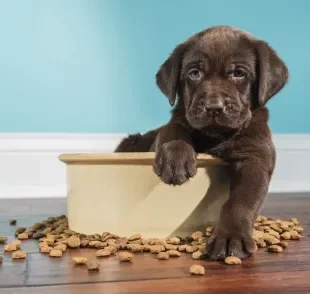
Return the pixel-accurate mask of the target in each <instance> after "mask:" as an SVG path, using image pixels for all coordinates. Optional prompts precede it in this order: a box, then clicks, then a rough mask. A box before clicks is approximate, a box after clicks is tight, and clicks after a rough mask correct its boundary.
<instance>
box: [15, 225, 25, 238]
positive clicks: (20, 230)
mask: <svg viewBox="0 0 310 294" xmlns="http://www.w3.org/2000/svg"><path fill="white" fill-rule="evenodd" d="M24 232H26V228H24V227H18V228H17V229H16V230H15V236H17V235H19V234H21V233H24Z"/></svg>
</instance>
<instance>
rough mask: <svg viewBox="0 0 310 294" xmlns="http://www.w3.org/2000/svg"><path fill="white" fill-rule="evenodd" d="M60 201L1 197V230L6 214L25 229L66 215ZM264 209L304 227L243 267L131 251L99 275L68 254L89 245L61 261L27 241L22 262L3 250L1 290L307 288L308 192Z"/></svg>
mask: <svg viewBox="0 0 310 294" xmlns="http://www.w3.org/2000/svg"><path fill="white" fill-rule="evenodd" d="M65 211H66V204H65V201H64V200H61V199H58V200H57V199H56V200H55V199H53V200H32V201H29V200H0V235H6V236H10V239H12V238H13V235H14V227H11V226H9V224H8V219H9V218H16V219H18V225H20V226H27V225H31V224H33V223H34V222H36V221H39V220H42V219H43V218H45V217H47V216H51V215H60V214H63V213H65ZM263 214H264V215H268V216H275V217H280V218H290V217H297V218H299V219H300V220H301V222H302V225H303V226H304V228H305V233H304V236H305V237H304V238H303V239H302V241H291V244H290V246H289V248H288V249H287V250H286V251H285V252H284V253H283V254H271V253H267V252H265V251H264V250H261V251H259V252H258V253H257V254H256V255H255V257H253V258H251V259H249V260H247V261H244V262H243V264H242V265H241V266H227V265H224V264H221V263H218V262H211V261H194V260H192V259H191V258H190V256H182V257H180V258H175V259H172V260H171V259H170V260H168V261H159V260H157V259H156V258H155V256H152V255H150V254H140V255H139V254H138V255H137V254H136V255H135V257H134V262H133V263H128V264H119V262H118V260H117V259H116V258H115V257H111V258H108V259H101V260H100V265H101V270H100V272H99V273H89V272H88V271H87V269H86V268H77V267H74V266H73V265H72V263H71V257H72V256H78V255H80V254H81V255H83V256H88V257H91V256H93V255H94V251H92V250H91V249H87V250H85V249H83V250H71V251H68V252H66V254H65V256H64V257H63V258H62V259H51V258H49V257H48V256H46V255H43V254H41V253H39V252H38V247H37V243H36V242H35V241H32V240H30V241H24V242H23V249H24V250H26V251H27V252H28V254H29V255H28V258H27V260H26V261H12V260H11V256H10V254H7V253H5V254H4V253H3V245H0V255H3V256H4V262H3V264H2V265H0V293H1V294H12V293H14V294H19V293H25V294H26V293H27V294H28V293H32V294H36V293H40V294H43V293H44V294H49V293H53V294H54V293H57V294H64V293H70V294H72V293H81V294H82V293H87V294H90V293H108V294H113V293H134V294H139V293H141V294H142V293H143V294H146V293H154V294H165V293H167V294H168V293H169V294H171V293H191V294H196V293H216V294H220V293H221V294H230V293H235V294H243V293H249V294H250V293H251V294H256V293H264V294H268V293H270V294H271V293H272V294H276V293H281V294H286V293H294V294H298V293H305V294H306V293H307V294H308V293H310V238H309V236H310V226H309V221H310V195H309V194H298V195H270V196H269V198H268V200H267V201H266V203H265V205H264V209H263ZM197 263H198V264H201V265H203V266H204V267H205V269H206V274H205V276H203V277H193V276H190V275H189V274H188V269H189V267H190V265H192V264H197Z"/></svg>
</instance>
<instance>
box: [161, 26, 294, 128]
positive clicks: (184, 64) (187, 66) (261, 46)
mask: <svg viewBox="0 0 310 294" xmlns="http://www.w3.org/2000/svg"><path fill="white" fill-rule="evenodd" d="M287 79H288V70H287V68H286V66H285V64H284V63H283V62H282V61H281V59H280V58H279V57H278V56H277V54H276V53H275V52H274V51H273V49H272V48H271V47H270V46H269V45H268V44H267V43H266V42H264V41H261V40H257V39H256V38H255V37H254V36H252V35H250V34H249V33H247V32H244V31H241V30H239V29H236V28H232V27H228V26H218V27H212V28H210V29H207V30H205V31H202V32H200V33H198V34H196V35H194V36H192V37H191V38H189V39H188V40H187V41H185V42H184V43H183V44H181V45H179V46H178V47H176V49H175V50H174V51H173V53H172V54H171V55H170V57H169V58H168V59H167V60H166V61H165V62H164V64H163V65H162V66H161V67H160V69H159V71H158V73H157V75H156V81H157V85H158V86H159V88H160V89H161V91H162V92H163V93H164V94H165V95H166V96H167V97H168V98H169V102H170V104H171V105H174V103H175V100H176V96H178V97H179V103H180V104H182V105H183V109H185V117H186V119H187V121H188V122H189V124H190V125H191V126H192V127H193V128H195V129H198V130H204V129H206V130H208V129H213V130H214V129H216V130H219V131H221V130H228V129H239V128H240V127H241V126H243V125H244V124H245V123H246V122H247V121H249V120H250V119H251V112H252V110H253V109H255V108H256V107H259V106H262V105H264V104H265V103H266V102H267V101H268V100H269V99H270V98H271V97H272V96H273V95H275V94H276V93H277V92H279V91H280V90H281V89H282V87H283V86H284V85H285V84H286V82H287Z"/></svg>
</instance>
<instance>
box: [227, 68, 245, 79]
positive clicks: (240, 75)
mask: <svg viewBox="0 0 310 294" xmlns="http://www.w3.org/2000/svg"><path fill="white" fill-rule="evenodd" d="M229 77H230V78H233V79H244V78H245V77H246V72H245V71H244V70H242V69H235V70H234V71H233V72H231V73H230V74H229Z"/></svg>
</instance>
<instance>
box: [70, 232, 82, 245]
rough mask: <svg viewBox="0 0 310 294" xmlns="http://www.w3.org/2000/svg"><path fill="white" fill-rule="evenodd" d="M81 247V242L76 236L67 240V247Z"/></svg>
mask: <svg viewBox="0 0 310 294" xmlns="http://www.w3.org/2000/svg"><path fill="white" fill-rule="evenodd" d="M80 246H81V240H80V238H79V237H77V236H74V235H73V236H71V237H69V238H68V247H70V248H79V247H80Z"/></svg>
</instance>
